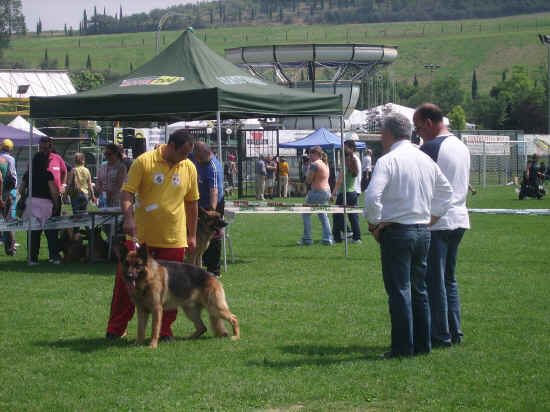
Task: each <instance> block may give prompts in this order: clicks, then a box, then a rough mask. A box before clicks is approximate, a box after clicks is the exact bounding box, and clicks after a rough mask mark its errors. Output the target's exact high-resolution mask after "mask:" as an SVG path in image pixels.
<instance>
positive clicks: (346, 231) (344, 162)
mask: <svg viewBox="0 0 550 412" xmlns="http://www.w3.org/2000/svg"><path fill="white" fill-rule="evenodd" d="M339 117H340V144H341V145H342V146H341V149H340V150H341V152H342V173H343V176H344V179H343V181H342V183H343V186H344V189H343V190H344V191H343V198H344V244H345V250H346V257H348V223H347V210H346V204H347V197H346V193H347V191H348V188H347V187H346V152H345V151H344V116H343V115H340V116H339Z"/></svg>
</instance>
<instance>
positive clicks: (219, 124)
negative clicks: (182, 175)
mask: <svg viewBox="0 0 550 412" xmlns="http://www.w3.org/2000/svg"><path fill="white" fill-rule="evenodd" d="M216 129H217V135H218V162H220V165H221V167H222V170H223V153H222V121H221V113H220V112H219V111H217V112H216ZM218 190H220V189H218ZM221 190H223V187H222V188H221ZM222 194H223V192H222ZM222 245H223V269H224V272H227V248H226V246H225V235H224V236H223V237H222Z"/></svg>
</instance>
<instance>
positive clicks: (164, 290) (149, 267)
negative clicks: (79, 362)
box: [120, 244, 240, 348]
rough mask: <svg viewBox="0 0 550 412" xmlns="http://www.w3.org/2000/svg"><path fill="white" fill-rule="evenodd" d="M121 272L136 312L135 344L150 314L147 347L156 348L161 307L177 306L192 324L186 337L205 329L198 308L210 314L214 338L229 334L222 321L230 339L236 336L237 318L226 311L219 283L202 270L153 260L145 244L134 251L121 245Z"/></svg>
mask: <svg viewBox="0 0 550 412" xmlns="http://www.w3.org/2000/svg"><path fill="white" fill-rule="evenodd" d="M120 249H121V253H120V258H121V263H122V275H123V278H124V280H125V282H126V284H127V285H128V291H129V292H130V296H131V298H132V300H133V301H134V304H135V305H136V309H137V312H138V334H137V340H136V343H137V344H142V343H143V341H144V340H145V328H146V326H147V321H148V318H149V314H150V313H152V314H153V316H152V317H153V327H152V337H151V342H150V344H149V346H150V347H151V348H156V347H157V345H158V340H159V335H160V325H161V321H162V311H163V309H174V308H176V307H178V306H180V307H181V308H182V309H183V311H184V312H185V314H186V315H187V317H188V318H189V319H191V321H192V322H193V324H194V325H195V332H194V333H192V334H191V335H189V336H187V337H186V339H196V338H198V337H199V336H201V335H202V334H203V333H204V332H206V326H205V325H204V323H203V321H202V319H201V311H202V309H203V308H204V309H206V310H207V311H208V313H209V315H210V325H211V327H212V329H213V331H214V334H215V335H216V336H218V337H221V336H229V332H228V331H227V329H226V328H225V325H224V320H226V321H228V322H229V323H230V324H231V326H232V328H233V336H232V337H231V339H232V340H237V339H239V338H240V328H239V321H238V320H237V317H236V316H235V315H233V314H232V313H231V312H230V311H229V307H228V306H227V301H226V299H225V292H224V290H223V286H222V284H221V282H220V281H219V280H218V279H216V278H215V277H214V276H213V275H212V274H211V273H208V272H207V271H205V270H204V269H202V268H200V267H197V266H194V265H190V264H187V263H177V262H167V261H161V260H159V261H157V260H155V259H153V257H152V256H150V255H149V254H148V252H147V246H146V245H145V244H142V245H140V247H139V249H138V250H137V251H128V248H127V247H126V246H125V245H124V244H121V247H120Z"/></svg>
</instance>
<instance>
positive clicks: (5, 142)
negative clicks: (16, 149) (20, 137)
mask: <svg viewBox="0 0 550 412" xmlns="http://www.w3.org/2000/svg"><path fill="white" fill-rule="evenodd" d="M13 146H14V144H13V141H12V140H11V139H4V140H3V141H2V149H8V150H11V149H13Z"/></svg>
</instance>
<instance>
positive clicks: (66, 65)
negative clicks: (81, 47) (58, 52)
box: [65, 53, 70, 69]
mask: <svg viewBox="0 0 550 412" xmlns="http://www.w3.org/2000/svg"><path fill="white" fill-rule="evenodd" d="M69 66H70V65H69V53H65V68H66V69H68V68H69Z"/></svg>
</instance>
